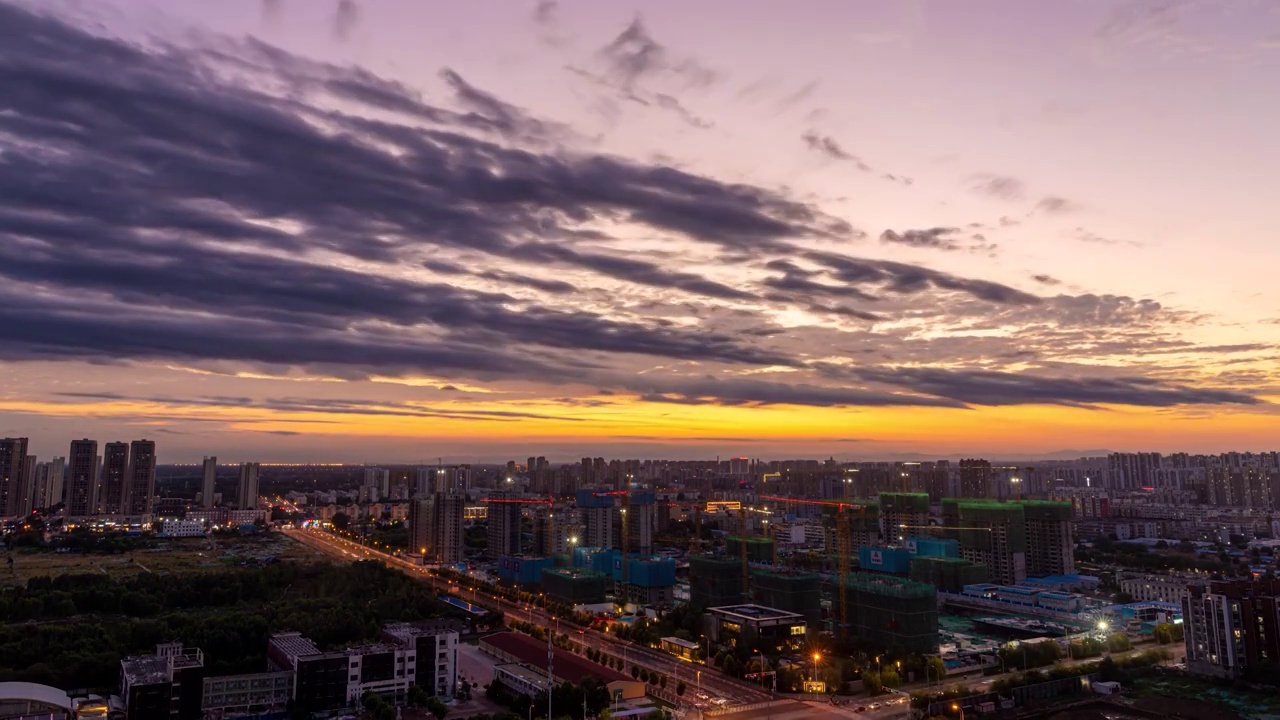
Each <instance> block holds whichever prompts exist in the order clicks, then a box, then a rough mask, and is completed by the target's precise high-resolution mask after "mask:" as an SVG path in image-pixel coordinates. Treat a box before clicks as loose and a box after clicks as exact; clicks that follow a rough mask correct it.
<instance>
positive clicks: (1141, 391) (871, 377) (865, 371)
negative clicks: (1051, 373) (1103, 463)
mask: <svg viewBox="0 0 1280 720" xmlns="http://www.w3.org/2000/svg"><path fill="white" fill-rule="evenodd" d="M834 374H836V375H837V376H842V375H844V374H845V373H844V372H840V371H837V372H836V373H834ZM848 374H851V375H853V376H854V377H857V378H859V379H861V380H863V381H867V382H875V383H884V384H887V385H894V386H900V387H904V388H910V389H911V390H912V391H913V392H921V393H927V394H929V395H933V396H935V397H939V398H947V399H950V400H954V401H956V402H960V403H964V404H966V405H1026V404H1049V405H1079V406H1093V405H1135V406H1144V407H1169V406H1173V405H1222V404H1232V405H1257V404H1259V403H1261V401H1260V400H1258V399H1257V398H1254V397H1251V396H1249V395H1247V394H1244V393H1238V392H1233V391H1228V390H1217V389H1206V388H1190V387H1185V386H1180V385H1171V384H1166V383H1162V382H1160V381H1158V380H1154V379H1151V378H1141V377H1121V378H1097V377H1095V378H1065V377H1044V376H1037V375H1031V374H1023V373H1011V372H997V371H989V370H952V369H944V368H924V367H917V368H860V369H858V370H855V371H852V372H851V373H848Z"/></svg>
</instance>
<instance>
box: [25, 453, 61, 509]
mask: <svg viewBox="0 0 1280 720" xmlns="http://www.w3.org/2000/svg"><path fill="white" fill-rule="evenodd" d="M66 465H67V459H66V458H60V457H56V458H53V459H52V460H50V461H48V462H42V463H38V464H37V465H36V471H35V478H34V480H33V481H32V487H33V488H34V490H33V497H32V502H31V504H32V506H33V507H37V508H40V509H42V510H46V509H48V508H51V507H53V506H55V505H57V504H58V503H60V502H62V488H63V481H64V479H65V477H66Z"/></svg>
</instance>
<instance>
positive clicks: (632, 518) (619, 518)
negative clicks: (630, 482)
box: [609, 490, 658, 555]
mask: <svg viewBox="0 0 1280 720" xmlns="http://www.w3.org/2000/svg"><path fill="white" fill-rule="evenodd" d="M657 524H658V513H657V506H656V504H655V501H654V495H653V492H652V491H648V490H640V491H632V492H630V493H629V494H628V495H627V503H626V504H625V505H623V506H621V507H617V508H614V517H613V525H612V527H611V530H612V537H611V538H610V545H609V547H614V548H618V549H619V550H624V549H625V550H626V552H627V553H628V554H630V553H640V554H641V555H649V554H652V553H653V549H654V548H653V538H654V535H655V534H656V533H655V531H654V528H655V526H656V525H657ZM624 532H625V533H626V542H623V533H624Z"/></svg>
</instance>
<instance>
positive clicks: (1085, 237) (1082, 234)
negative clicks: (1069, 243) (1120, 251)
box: [1072, 227, 1143, 247]
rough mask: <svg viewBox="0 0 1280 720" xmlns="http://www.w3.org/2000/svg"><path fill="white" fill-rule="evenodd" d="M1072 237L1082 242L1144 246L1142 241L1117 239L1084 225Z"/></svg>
mask: <svg viewBox="0 0 1280 720" xmlns="http://www.w3.org/2000/svg"><path fill="white" fill-rule="evenodd" d="M1072 237H1074V238H1075V239H1076V240H1079V241H1080V242H1085V243H1090V244H1093V245H1125V246H1127V247H1142V246H1143V245H1142V243H1140V242H1138V241H1136V240H1116V239H1113V238H1108V237H1103V236H1101V235H1098V234H1097V233H1094V232H1091V231H1089V230H1086V229H1084V228H1082V227H1078V228H1076V229H1075V232H1074V233H1073V235H1072Z"/></svg>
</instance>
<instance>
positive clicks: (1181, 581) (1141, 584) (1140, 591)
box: [1116, 573, 1204, 603]
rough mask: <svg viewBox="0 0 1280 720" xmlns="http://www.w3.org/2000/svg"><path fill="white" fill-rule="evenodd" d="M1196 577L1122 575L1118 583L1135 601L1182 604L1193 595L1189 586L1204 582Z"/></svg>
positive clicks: (1141, 574) (1117, 579)
mask: <svg viewBox="0 0 1280 720" xmlns="http://www.w3.org/2000/svg"><path fill="white" fill-rule="evenodd" d="M1203 579H1204V578H1203V577H1197V576H1194V575H1156V574H1151V573H1120V575H1119V577H1117V578H1116V583H1117V584H1118V585H1119V586H1120V592H1122V593H1126V594H1128V595H1129V596H1130V597H1132V598H1133V599H1134V600H1146V601H1157V602H1168V603H1181V602H1182V601H1183V600H1184V599H1185V598H1187V597H1189V596H1190V595H1191V591H1190V590H1189V589H1188V586H1189V585H1191V584H1192V583H1195V582H1199V581H1201V580H1203Z"/></svg>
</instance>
